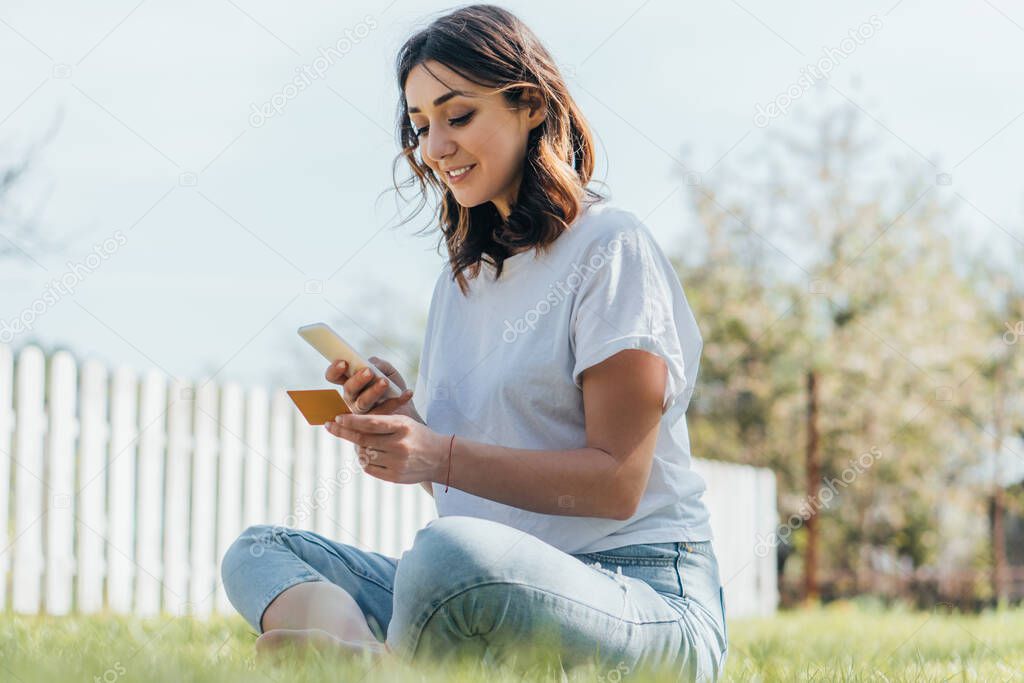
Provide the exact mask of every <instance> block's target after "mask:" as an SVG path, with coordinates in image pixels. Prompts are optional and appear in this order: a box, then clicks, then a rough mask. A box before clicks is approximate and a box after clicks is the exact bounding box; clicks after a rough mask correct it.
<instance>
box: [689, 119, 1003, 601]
mask: <svg viewBox="0 0 1024 683" xmlns="http://www.w3.org/2000/svg"><path fill="white" fill-rule="evenodd" d="M861 121H862V119H861V118H860V116H859V114H858V112H857V110H856V109H854V108H852V107H849V106H844V107H841V108H839V109H834V110H831V111H827V112H826V113H825V114H824V115H823V116H822V117H821V119H820V120H819V121H818V122H816V124H815V125H814V126H810V127H805V128H804V130H810V131H812V132H813V133H814V138H813V139H811V140H802V139H798V138H795V137H790V136H787V135H785V134H778V135H776V136H775V137H774V138H772V139H770V140H769V144H770V147H769V149H768V150H767V151H764V152H760V153H759V156H758V161H757V162H755V163H751V164H750V165H749V166H745V170H747V171H748V172H749V173H750V174H751V175H755V174H756V173H759V172H760V173H761V175H760V176H759V177H758V178H757V179H755V180H748V179H739V180H737V179H734V178H727V177H722V176H725V175H726V173H723V174H722V176H719V177H718V179H716V180H709V179H704V181H703V182H702V183H701V184H700V185H697V186H693V187H692V191H691V199H692V205H693V208H694V211H695V214H696V217H697V220H696V228H697V234H695V235H688V236H687V237H688V238H692V239H688V240H687V245H688V248H687V258H686V259H684V260H681V261H679V262H678V268H679V271H680V274H681V277H682V280H683V282H684V284H685V286H686V290H687V295H688V298H689V299H690V301H691V303H692V305H693V307H694V310H695V314H696V316H697V320H698V322H699V324H700V327H701V330H702V333H703V336H704V340H705V352H704V356H703V359H702V363H701V371H700V378H699V380H698V390H697V391H698V400H697V401H695V403H694V407H693V409H692V414H693V428H692V432H691V433H692V435H693V441H694V452H695V453H696V454H698V455H699V456H702V457H713V458H719V459H724V460H731V461H735V462H743V463H750V464H756V465H763V466H768V467H771V468H772V469H774V470H775V471H776V473H777V474H778V476H779V484H780V492H779V496H780V497H779V501H780V508H781V510H780V512H781V514H782V518H783V519H784V520H785V519H790V520H791V522H793V520H798V521H799V522H800V523H799V524H797V523H791V524H788V527H792V528H786V527H784V528H783V529H780V531H782V532H787V533H788V532H793V535H794V540H795V547H796V548H797V550H798V551H799V553H800V554H801V555H802V557H801V559H802V563H801V564H802V567H803V571H804V579H805V581H804V592H805V596H806V597H809V598H814V597H815V596H816V594H817V591H818V588H817V586H818V577H817V570H818V567H819V562H820V565H821V568H823V569H828V570H829V571H831V572H833V573H836V572H838V573H841V574H845V575H852V576H853V577H855V578H854V580H853V585H852V589H856V590H865V589H867V588H869V586H867V585H866V582H867V580H868V576H869V575H870V573H871V572H870V570H871V569H872V568H873V567H874V566H876V565H877V563H879V562H885V561H887V560H886V558H892V559H895V560H899V559H900V558H903V560H909V561H910V564H912V566H914V567H917V566H921V565H923V564H926V563H928V562H930V561H933V560H934V558H935V556H936V552H937V546H938V544H939V543H940V539H939V536H938V535H937V534H936V533H935V530H936V529H937V527H938V520H937V510H938V508H939V506H940V505H941V504H942V501H943V492H944V491H945V490H946V489H948V487H950V486H951V485H954V484H955V483H956V482H958V481H960V480H961V479H962V476H963V474H964V473H965V472H966V471H967V470H968V466H969V464H970V463H971V462H974V461H976V460H977V455H976V451H973V450H971V448H969V445H970V444H969V441H965V440H964V439H962V438H960V436H961V435H960V433H959V431H958V430H959V429H960V425H959V421H958V420H955V419H951V416H953V415H956V414H957V413H958V412H959V411H961V410H963V409H965V406H966V405H967V404H968V403H969V401H970V400H971V399H972V398H973V397H972V396H971V395H970V394H968V393H966V392H960V391H957V390H956V389H957V387H958V386H959V383H960V381H961V380H962V378H964V377H966V376H968V375H969V374H970V373H972V372H973V371H974V370H975V368H976V367H977V366H978V364H979V363H981V362H982V361H983V360H984V349H985V328H984V325H983V324H982V307H981V306H980V305H979V302H978V298H977V294H976V292H975V291H974V290H973V289H972V288H971V286H970V282H969V280H968V278H967V276H966V274H965V273H963V272H962V264H961V263H959V262H958V254H957V252H956V251H955V250H954V248H953V241H952V240H951V239H950V235H949V232H950V230H951V228H952V226H953V225H954V223H955V221H954V217H953V213H954V212H953V211H952V209H951V208H950V207H949V206H947V205H945V204H943V203H942V202H941V201H940V199H939V198H938V197H937V196H936V194H937V193H936V192H935V186H934V185H933V184H928V183H927V182H925V181H924V180H923V179H922V178H921V177H919V176H918V175H916V174H915V173H914V172H912V171H910V170H908V169H907V168H904V167H901V165H899V164H892V163H891V162H887V161H885V160H882V159H878V158H875V156H874V151H875V150H876V149H878V146H876V145H874V144H872V141H871V140H869V139H865V138H864V137H863V135H862V134H860V132H859V127H860V124H861ZM732 188H742V189H743V193H741V194H740V196H738V197H737V196H731V197H730V196H729V195H728V193H729V191H730V189H732ZM819 553H820V554H819ZM889 564H890V565H892V564H895V565H897V566H898V565H899V562H895V563H894V562H889Z"/></svg>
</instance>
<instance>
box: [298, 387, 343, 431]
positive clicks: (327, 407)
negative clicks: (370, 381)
mask: <svg viewBox="0 0 1024 683" xmlns="http://www.w3.org/2000/svg"><path fill="white" fill-rule="evenodd" d="M288 396H289V397H291V399H292V402H293V403H294V404H295V407H296V408H298V409H299V412H300V413H302V416H303V417H304V418H306V422H308V423H309V424H311V425H313V426H319V425H322V424H324V423H325V422H333V421H334V418H335V416H337V415H342V414H348V413H351V412H352V411H351V410H349V408H348V404H347V403H345V399H344V398H342V397H341V393H340V392H339V391H338V390H337V389H306V390H294V391H289V392H288Z"/></svg>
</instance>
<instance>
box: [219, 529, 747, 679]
mask: <svg viewBox="0 0 1024 683" xmlns="http://www.w3.org/2000/svg"><path fill="white" fill-rule="evenodd" d="M221 575H222V579H223V581H224V588H225V590H226V592H227V596H228V598H229V599H230V600H231V604H232V605H234V607H235V609H237V610H238V611H239V612H240V613H241V614H242V616H243V617H245V619H246V621H248V622H249V623H250V624H251V625H252V627H253V628H254V629H256V631H257V632H262V624H261V621H262V617H263V611H264V610H265V609H266V608H267V606H268V605H269V604H270V603H271V602H272V601H273V600H274V598H276V597H277V596H278V595H279V594H280V593H281V592H282V591H284V590H285V589H287V588H289V587H291V586H294V585H295V584H298V583H302V582H305V581H330V582H332V583H334V584H337V585H338V586H340V587H341V588H343V589H345V591H346V592H348V593H349V594H350V595H351V596H352V597H353V598H354V599H355V601H356V603H357V604H358V605H359V607H360V609H361V610H362V611H363V614H364V616H365V617H366V621H367V623H368V624H369V626H370V629H371V630H372V631H373V632H374V634H375V635H376V637H377V639H378V640H381V641H384V640H386V641H387V644H388V646H389V648H390V649H391V650H392V651H393V652H395V653H396V654H397V655H399V656H400V657H403V658H405V659H406V660H411V659H414V658H418V657H421V656H430V657H432V658H438V659H443V658H445V656H447V655H453V654H458V655H460V656H461V655H465V656H469V657H478V658H480V659H481V660H483V661H491V662H495V663H507V662H510V661H511V662H512V663H513V665H514V664H515V662H514V661H512V660H511V659H510V657H511V655H512V654H513V653H514V652H515V651H516V650H517V648H518V647H519V646H521V645H523V644H524V643H526V642H527V641H529V642H530V643H531V644H534V643H540V644H542V645H545V644H546V645H547V646H548V647H551V648H553V651H555V652H557V659H558V664H557V666H559V667H562V668H563V670H564V669H565V668H572V667H574V666H576V665H579V664H584V663H587V662H597V663H598V666H600V667H601V669H600V670H601V671H602V672H603V673H605V674H607V675H605V676H604V678H607V679H609V680H612V679H617V678H625V677H628V675H629V673H630V672H633V671H636V670H637V669H638V668H641V667H647V666H649V667H655V668H666V667H670V668H672V669H673V670H674V671H677V672H678V673H679V676H680V678H681V679H683V680H708V681H714V680H717V679H718V677H719V676H720V675H721V672H722V666H723V665H724V663H725V658H726V653H727V650H728V636H727V632H726V626H725V605H724V598H723V592H722V588H721V584H720V581H719V576H718V563H717V560H716V559H715V555H714V552H713V550H712V548H711V542H710V541H701V542H687V541H680V542H672V543H642V544H637V545H627V546H623V547H621V548H614V549H611V550H605V551H601V552H596V553H586V554H580V555H571V554H567V553H565V552H563V551H561V550H559V549H557V548H555V547H554V546H552V545H550V544H548V543H545V542H544V541H542V540H540V539H538V538H537V537H535V536H532V535H530V534H527V533H524V532H522V531H519V530H518V529H514V528H512V527H510V526H507V525H505V524H501V523H498V522H494V521H491V520H486V519H478V518H475V517H465V516H446V517H440V518H437V519H434V520H431V521H430V522H429V523H428V524H427V525H426V526H425V527H424V528H422V529H420V530H419V531H418V532H417V533H416V537H415V539H414V542H413V545H412V548H410V549H409V550H407V551H406V552H404V553H403V554H402V556H401V558H400V559H395V558H391V557H387V556H384V555H381V554H380V553H375V552H370V551H366V550H361V549H359V548H356V547H354V546H351V545H346V544H344V543H338V542H335V541H331V540H330V539H328V538H325V537H324V536H321V535H319V534H316V533H313V532H311V531H299V530H295V529H289V528H282V527H274V526H266V525H257V526H253V527H250V528H249V529H247V530H246V531H245V532H244V533H243V534H242V535H241V536H239V537H238V539H237V540H236V541H235V542H234V543H233V544H232V546H231V547H230V548H229V549H228V551H227V553H225V555H224V559H223V562H222V564H221ZM613 671H614V672H617V673H615V674H613Z"/></svg>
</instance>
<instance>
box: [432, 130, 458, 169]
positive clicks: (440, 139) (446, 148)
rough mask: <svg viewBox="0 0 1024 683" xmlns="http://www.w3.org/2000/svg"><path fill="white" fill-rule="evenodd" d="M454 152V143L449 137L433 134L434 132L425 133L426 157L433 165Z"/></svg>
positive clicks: (443, 134)
mask: <svg viewBox="0 0 1024 683" xmlns="http://www.w3.org/2000/svg"><path fill="white" fill-rule="evenodd" d="M454 151H455V143H454V141H453V140H452V139H451V137H450V136H449V135H447V134H445V133H441V132H439V133H434V131H430V132H429V133H427V156H428V157H430V159H431V161H433V162H434V163H435V164H439V163H440V162H441V160H442V159H444V158H445V157H448V156H451V155H452V153H453V152H454Z"/></svg>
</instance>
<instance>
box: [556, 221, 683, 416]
mask: <svg viewBox="0 0 1024 683" xmlns="http://www.w3.org/2000/svg"><path fill="white" fill-rule="evenodd" d="M619 225H620V227H618V228H617V229H616V230H614V231H609V232H607V233H606V235H608V236H606V237H604V238H603V239H601V240H598V241H597V243H595V244H592V245H590V246H589V247H588V249H587V252H586V254H585V255H584V258H583V260H582V263H581V267H580V268H579V272H580V276H581V277H582V282H581V284H580V286H579V289H578V291H577V294H576V296H575V298H574V304H573V305H574V310H573V314H572V318H571V335H570V338H571V342H570V346H571V348H572V351H573V358H574V363H573V369H572V376H573V382H574V383H575V384H576V386H577V387H580V388H581V389H582V387H583V383H582V378H581V375H582V373H583V371H584V370H586V369H587V368H589V367H591V366H593V365H597V364H598V363H600V362H601V361H604V360H606V359H608V358H610V357H611V356H613V355H614V354H616V353H618V352H619V351H622V350H624V349H642V350H644V351H648V352H650V353H653V354H655V355H657V356H659V357H661V358H662V359H663V360H664V361H665V364H666V365H667V366H668V376H667V378H666V383H665V395H664V398H663V402H662V408H663V411H664V412H665V413H666V414H670V413H671V414H672V415H673V416H675V415H678V414H681V413H682V412H685V410H686V406H687V404H688V403H689V400H690V396H691V395H692V393H693V385H694V382H695V381H696V376H697V366H698V364H699V359H700V351H701V346H702V341H701V336H700V332H699V330H698V328H697V323H696V321H695V320H694V317H693V313H692V311H691V310H690V307H689V304H688V303H687V301H686V296H685V294H684V293H683V290H682V285H681V284H680V282H679V277H678V275H676V272H675V269H674V268H673V267H672V264H671V261H670V260H669V259H668V257H667V256H666V255H665V254H664V252H663V251H662V250H661V247H660V246H659V245H658V243H657V241H656V240H655V239H654V236H653V234H651V232H650V230H649V229H648V228H647V226H645V225H644V224H643V223H642V222H640V221H639V220H637V219H636V218H635V217H634V216H633V215H632V214H629V213H625V214H623V219H622V220H621V221H619Z"/></svg>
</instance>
